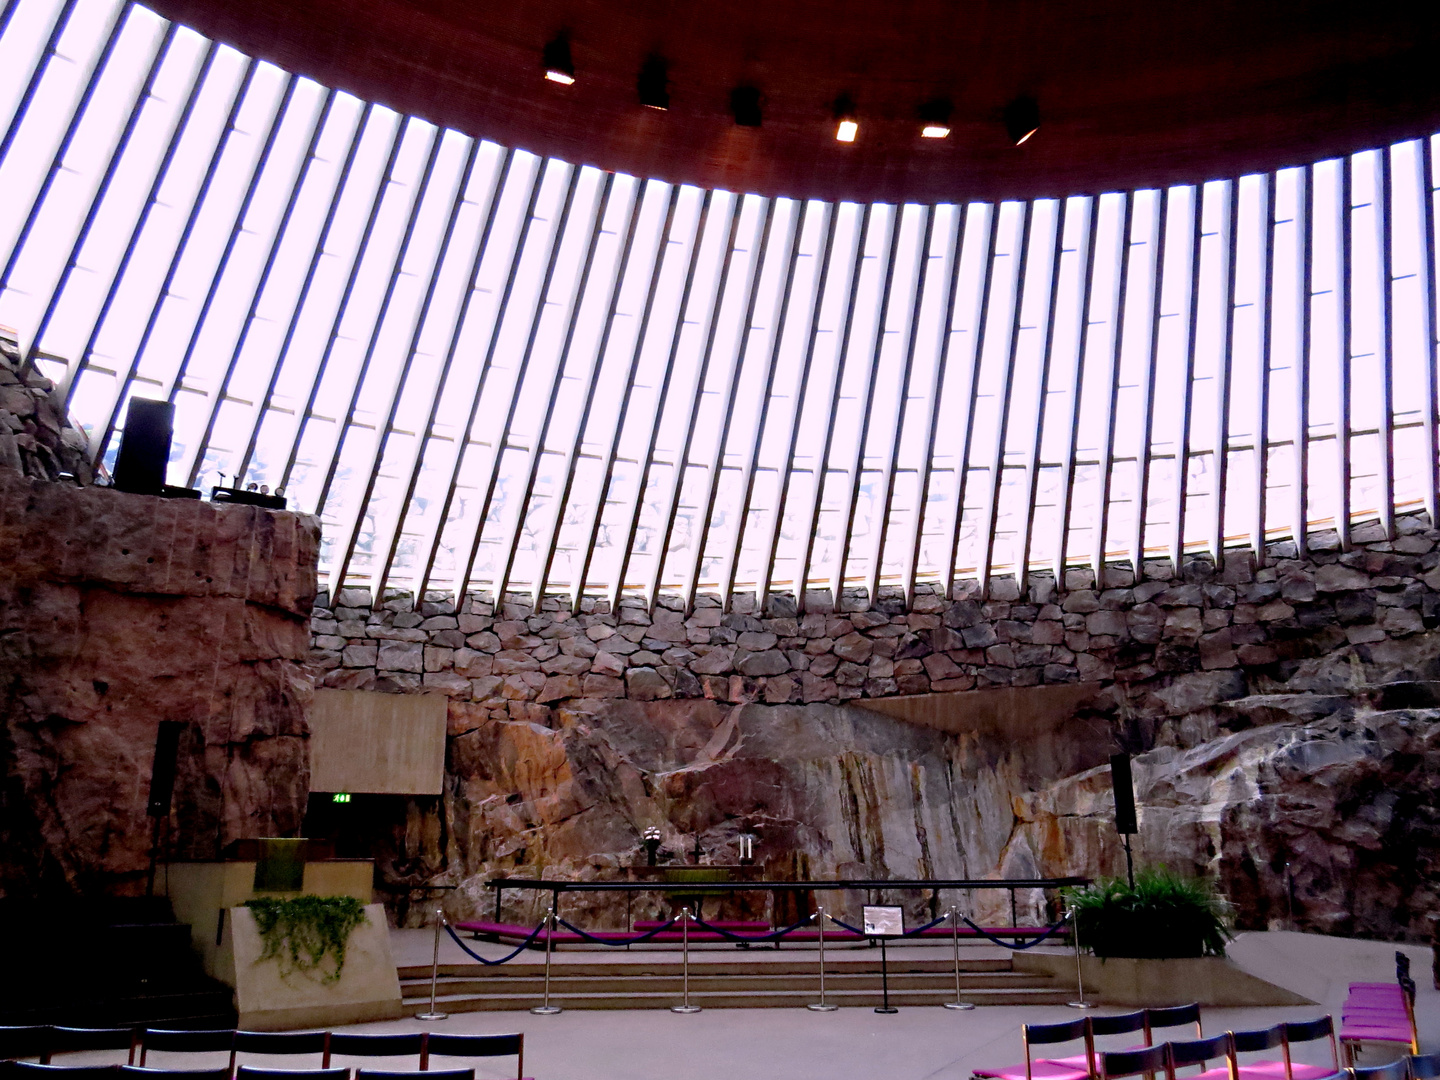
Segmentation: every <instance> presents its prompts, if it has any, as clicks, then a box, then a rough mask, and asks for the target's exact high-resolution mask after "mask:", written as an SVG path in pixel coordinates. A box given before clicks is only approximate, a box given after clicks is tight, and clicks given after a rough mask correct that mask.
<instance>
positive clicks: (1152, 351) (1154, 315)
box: [1128, 187, 1173, 581]
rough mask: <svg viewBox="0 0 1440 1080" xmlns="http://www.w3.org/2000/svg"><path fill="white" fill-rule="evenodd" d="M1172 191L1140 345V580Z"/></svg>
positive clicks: (1132, 548)
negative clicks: (1142, 364)
mask: <svg viewBox="0 0 1440 1080" xmlns="http://www.w3.org/2000/svg"><path fill="white" fill-rule="evenodd" d="M1172 190H1173V189H1171V188H1168V187H1167V188H1162V189H1160V190H1158V191H1156V192H1155V194H1154V199H1153V203H1154V207H1153V212H1152V219H1151V227H1150V239H1149V241H1148V242H1147V244H1146V247H1147V249H1148V250H1147V254H1148V255H1149V256H1150V258H1149V260H1148V266H1147V267H1146V269H1147V271H1148V273H1147V282H1148V284H1149V287H1150V296H1149V300H1150V318H1149V320H1148V322H1147V327H1146V329H1147V333H1146V335H1145V339H1144V341H1143V343H1142V345H1141V349H1142V350H1143V354H1144V356H1145V363H1144V366H1143V369H1142V370H1143V372H1144V380H1143V382H1142V383H1141V385H1140V401H1139V405H1138V408H1137V410H1136V412H1137V414H1138V415H1139V417H1140V432H1139V440H1138V448H1139V449H1138V453H1137V460H1136V466H1137V468H1136V476H1135V518H1134V520H1133V521H1132V522H1131V533H1130V538H1129V539H1130V543H1129V545H1128V547H1129V552H1130V566H1131V568H1132V570H1133V571H1134V575H1135V580H1136V581H1140V580H1142V579H1143V577H1144V572H1145V519H1146V517H1147V516H1148V510H1149V505H1150V457H1151V437H1152V435H1153V433H1154V426H1155V368H1156V365H1157V363H1158V361H1159V355H1160V320H1161V318H1162V317H1163V311H1164V299H1165V289H1164V284H1165V282H1164V274H1165V240H1166V237H1167V234H1168V233H1169V218H1170V210H1171V206H1172V198H1171V192H1172Z"/></svg>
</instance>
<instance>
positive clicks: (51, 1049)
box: [40, 1027, 140, 1064]
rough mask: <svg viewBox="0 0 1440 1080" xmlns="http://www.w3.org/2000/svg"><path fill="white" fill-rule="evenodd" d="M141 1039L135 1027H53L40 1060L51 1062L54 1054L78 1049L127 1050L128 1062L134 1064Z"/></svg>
mask: <svg viewBox="0 0 1440 1080" xmlns="http://www.w3.org/2000/svg"><path fill="white" fill-rule="evenodd" d="M139 1041H140V1033H139V1032H138V1031H136V1030H135V1029H134V1028H127V1027H117V1028H77V1027H52V1028H51V1029H50V1045H49V1046H47V1047H46V1048H45V1056H44V1057H42V1058H41V1059H40V1060H41V1061H42V1062H44V1063H46V1064H49V1062H50V1056H51V1055H52V1054H65V1053H71V1052H74V1051H77V1050H125V1051H127V1052H128V1053H129V1057H128V1058H127V1059H126V1064H132V1063H133V1062H134V1061H135V1047H136V1046H137V1045H138V1044H139Z"/></svg>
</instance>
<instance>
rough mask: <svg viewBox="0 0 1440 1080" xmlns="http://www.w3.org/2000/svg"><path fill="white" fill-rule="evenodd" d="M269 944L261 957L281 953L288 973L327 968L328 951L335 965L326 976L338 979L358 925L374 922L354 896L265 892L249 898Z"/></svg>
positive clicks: (283, 970) (280, 960) (322, 977)
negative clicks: (272, 894)
mask: <svg viewBox="0 0 1440 1080" xmlns="http://www.w3.org/2000/svg"><path fill="white" fill-rule="evenodd" d="M245 906H246V907H248V908H249V909H250V911H251V913H252V914H254V916H255V925H256V927H257V928H258V929H259V931H260V940H261V941H262V942H264V944H265V947H264V949H263V950H262V951H261V953H260V959H261V960H269V959H270V958H271V957H274V958H275V961H276V963H278V964H279V965H280V974H281V976H282V977H288V976H289V975H290V974H291V973H292V972H296V971H298V972H300V973H301V974H303V975H312V976H313V975H314V973H316V972H321V968H322V966H323V965H324V963H325V960H326V958H327V957H331V958H333V959H334V961H335V967H334V970H333V971H325V972H321V975H320V981H321V982H324V983H333V982H337V981H338V980H339V978H340V972H342V971H344V970H345V946H346V945H347V944H348V943H349V941H350V935H351V933H353V932H354V930H355V928H356V927H357V926H360V925H362V924H363V923H366V922H368V921H369V920H368V919H367V918H366V916H365V908H364V906H363V905H362V904H361V903H360V901H359V900H356V899H355V898H354V897H353V896H296V897H293V898H292V899H289V900H281V899H277V898H275V897H263V898H261V899H258V900H247V901H246V902H245Z"/></svg>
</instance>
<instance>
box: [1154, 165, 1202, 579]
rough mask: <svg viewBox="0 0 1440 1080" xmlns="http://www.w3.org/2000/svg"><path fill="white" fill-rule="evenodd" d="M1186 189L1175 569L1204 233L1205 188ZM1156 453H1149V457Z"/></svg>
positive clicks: (1180, 554) (1181, 543)
mask: <svg viewBox="0 0 1440 1080" xmlns="http://www.w3.org/2000/svg"><path fill="white" fill-rule="evenodd" d="M1189 191H1190V222H1189V223H1190V230H1189V247H1188V248H1187V249H1186V252H1185V254H1186V256H1187V258H1186V260H1185V261H1186V262H1187V263H1188V264H1189V274H1188V275H1187V276H1186V277H1185V278H1184V279H1182V281H1181V283H1180V285H1181V291H1182V294H1183V295H1184V297H1185V299H1184V308H1183V314H1184V318H1185V326H1186V329H1185V342H1184V351H1183V355H1184V357H1185V363H1184V366H1183V367H1182V369H1181V381H1180V421H1179V426H1178V429H1177V430H1176V432H1175V453H1174V457H1175V469H1174V476H1173V484H1174V486H1173V496H1172V498H1173V499H1174V508H1173V511H1172V517H1171V520H1172V524H1173V532H1172V533H1171V537H1170V565H1171V566H1173V567H1174V568H1175V569H1176V570H1177V571H1178V570H1179V569H1180V567H1181V563H1182V561H1183V558H1184V554H1185V513H1186V509H1187V507H1186V499H1187V495H1188V492H1189V479H1190V458H1191V456H1192V452H1193V447H1192V445H1191V443H1192V434H1193V433H1192V431H1191V422H1192V415H1193V413H1194V408H1195V350H1196V347H1197V338H1198V334H1197V329H1198V326H1199V321H1200V270H1201V266H1202V264H1203V259H1202V256H1203V254H1204V245H1203V237H1204V235H1205V222H1204V217H1205V212H1204V211H1205V188H1204V186H1203V185H1201V184H1195V185H1194V186H1193V187H1191V188H1190V189H1189ZM1172 205H1173V204H1172ZM1158 456H1159V455H1156V454H1153V453H1152V455H1151V460H1154V459H1155V458H1156V457H1158Z"/></svg>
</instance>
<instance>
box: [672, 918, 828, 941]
mask: <svg viewBox="0 0 1440 1080" xmlns="http://www.w3.org/2000/svg"><path fill="white" fill-rule="evenodd" d="M813 918H814V916H813V915H806V916H805V917H804V918H803V919H801V920H800V921H799V922H797V923H791V924H790V925H789V926H787V927H785V928H784V929H781V930H772V931H771V932H770V933H768V934H759V935H756V936H754V937H747V936H745V935H743V934H737V933H735V932H734V931H732V930H726V929H725V928H724V927H720V926H713V925H711V924H710V923H708V922H706V921H705V920H704V919H701V918H698V917H697V918H696V919H695V920H694V922H695V925H696V926H703V927H704V928H705V929H706V930H709V931H710V932H711V933H712V934H719V935H720V936H721V937H723V938H729V939H730V940H731V941H745V942H752V941H753V942H759V941H779V940H780V939H781V938H783V937H785V936H786V935H787V934H793V933H794V932H795V931H796V930H799V929H800V928H801V927H802V926H804V925H805V924H806V923H808V922H810V921H811V920H812V919H813Z"/></svg>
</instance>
